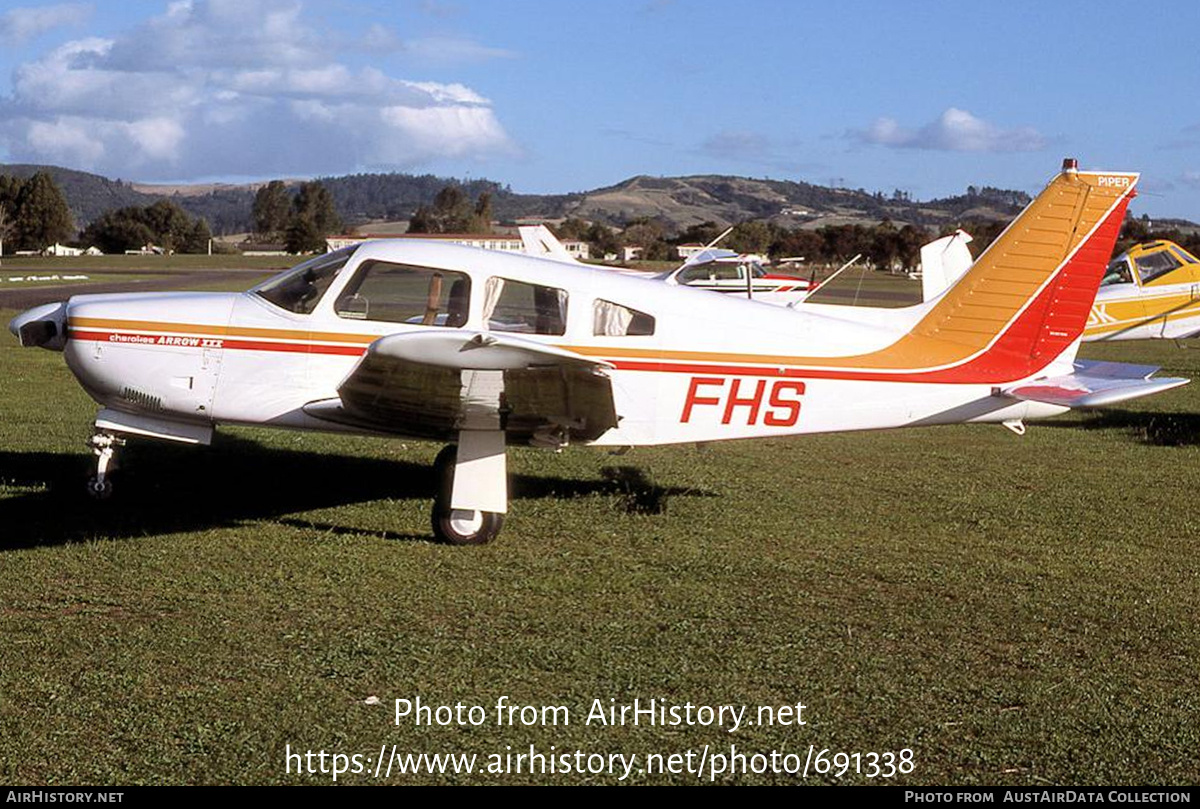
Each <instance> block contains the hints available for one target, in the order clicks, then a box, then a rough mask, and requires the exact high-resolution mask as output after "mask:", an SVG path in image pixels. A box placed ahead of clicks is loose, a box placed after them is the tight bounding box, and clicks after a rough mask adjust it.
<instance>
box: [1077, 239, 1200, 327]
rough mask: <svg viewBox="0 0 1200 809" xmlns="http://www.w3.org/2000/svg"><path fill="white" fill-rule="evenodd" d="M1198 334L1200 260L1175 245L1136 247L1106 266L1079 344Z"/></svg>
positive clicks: (1158, 242) (1159, 243) (1199, 319)
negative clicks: (1084, 341) (1081, 342)
mask: <svg viewBox="0 0 1200 809" xmlns="http://www.w3.org/2000/svg"><path fill="white" fill-rule="evenodd" d="M1197 335H1200V259H1198V258H1196V257H1195V256H1193V255H1192V254H1191V253H1189V252H1188V251H1186V250H1184V249H1183V248H1182V247H1180V246H1179V245H1177V244H1175V243H1174V242H1168V241H1157V242H1147V243H1145V244H1139V245H1135V246H1134V247H1131V248H1130V249H1129V250H1128V251H1127V252H1125V253H1122V254H1121V255H1119V256H1117V257H1116V258H1115V259H1113V260H1112V262H1110V263H1109V265H1108V270H1107V272H1106V273H1105V275H1104V279H1103V280H1102V281H1101V282H1100V289H1099V290H1098V291H1097V292H1096V300H1095V302H1094V303H1093V304H1092V311H1091V313H1090V314H1089V315H1088V320H1087V326H1086V327H1085V329H1084V332H1083V339H1084V340H1086V341H1092V340H1145V339H1148V338H1163V339H1168V340H1170V339H1175V340H1178V339H1182V338H1185V337H1195V336H1197Z"/></svg>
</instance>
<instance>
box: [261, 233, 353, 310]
mask: <svg viewBox="0 0 1200 809" xmlns="http://www.w3.org/2000/svg"><path fill="white" fill-rule="evenodd" d="M357 248H358V245H351V246H350V247H343V248H342V249H341V250H337V251H334V252H332V253H326V254H325V255H323V256H317V257H316V258H313V259H309V260H308V261H306V262H304V263H303V264H300V265H298V266H296V267H293V268H292V269H291V270H288V271H287V272H285V273H283V274H282V275H277V276H275V277H274V278H272V279H270V280H269V281H267V282H266V283H263V284H260V285H259V286H257V287H255V288H254V289H253V290H251V291H252V292H254V294H255V295H258V296H259V297H260V298H263V299H264V300H268V301H270V302H271V303H273V304H275V305H276V306H278V307H279V308H280V309H286V310H287V311H289V312H295V313H296V314H299V315H308V314H312V311H313V309H315V308H316V306H317V304H318V303H319V302H320V301H321V298H322V296H324V294H325V291H326V290H327V289H329V285H330V284H332V283H333V279H334V278H337V276H338V273H340V272H341V271H342V268H343V267H345V266H346V262H347V261H349V260H350V256H352V255H354V251H355V250H356V249H357Z"/></svg>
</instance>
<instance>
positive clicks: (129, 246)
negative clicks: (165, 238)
mask: <svg viewBox="0 0 1200 809" xmlns="http://www.w3.org/2000/svg"><path fill="white" fill-rule="evenodd" d="M144 210H145V209H143V208H137V207H129V208H120V209H118V210H115V211H105V212H104V213H103V214H101V215H100V217H99V218H98V219H94V220H92V222H91V223H90V224H89V225H88V226H87V227H86V228H84V229H83V234H82V236H81V237H80V240H81V241H82V242H83V243H84V244H87V245H94V246H96V247H98V248H100V250H102V251H103V252H105V253H124V252H125V251H126V250H140V249H141V248H142V247H144V246H145V245H147V244H153V243H155V234H154V231H152V230H151V229H150V227H149V225H147V224H146V223H145V221H144V218H143V211H144Z"/></svg>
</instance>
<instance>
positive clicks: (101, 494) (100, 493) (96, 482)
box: [87, 477, 113, 500]
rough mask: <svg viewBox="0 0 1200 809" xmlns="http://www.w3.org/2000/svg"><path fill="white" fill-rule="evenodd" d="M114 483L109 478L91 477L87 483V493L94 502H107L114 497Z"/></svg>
mask: <svg viewBox="0 0 1200 809" xmlns="http://www.w3.org/2000/svg"><path fill="white" fill-rule="evenodd" d="M112 490H113V485H112V481H111V480H108V479H107V478H105V479H103V480H101V479H100V478H98V477H90V478H88V482H87V493H88V496H90V497H91V498H92V499H93V500H107V499H108V498H110V497H112Z"/></svg>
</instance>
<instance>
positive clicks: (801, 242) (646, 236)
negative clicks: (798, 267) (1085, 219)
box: [556, 219, 1003, 270]
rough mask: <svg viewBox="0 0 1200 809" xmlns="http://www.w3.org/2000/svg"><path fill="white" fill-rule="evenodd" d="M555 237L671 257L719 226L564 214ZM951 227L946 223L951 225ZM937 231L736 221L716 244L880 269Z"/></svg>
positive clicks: (986, 232) (604, 250)
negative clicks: (677, 229) (673, 227)
mask: <svg viewBox="0 0 1200 809" xmlns="http://www.w3.org/2000/svg"><path fill="white" fill-rule="evenodd" d="M962 227H963V228H964V229H965V230H967V231H968V232H969V233H970V234H971V235H972V237H973V238H974V245H975V247H976V248H978V249H982V248H983V247H986V246H987V245H988V244H990V243H991V241H992V239H994V238H995V237H996V235H997V234H999V232H1000V231H1001V230H1002V229H1003V225H1002V224H1001V223H995V222H971V223H964V224H963V225H962ZM556 230H557V235H558V236H559V238H566V239H580V240H583V241H586V242H588V244H589V245H590V247H591V250H592V255H607V254H612V253H616V252H618V251H619V249H620V248H621V247H622V246H633V247H640V248H642V258H644V259H646V260H649V261H672V260H675V259H677V258H678V252H677V250H676V248H677V247H678V246H679V245H681V244H709V243H710V242H712V241H713V240H714V239H716V238H717V237H718V236H720V235H721V233H722V231H723V230H724V228H722V227H721V226H720V225H717V224H716V223H715V222H705V223H703V224H700V225H693V226H691V227H689V228H687V229H686V230H684V231H683V232H681V233H679V234H678V235H676V236H668V235H667V233H666V230H665V228H664V226H663V224H662V223H661V222H658V221H656V220H653V219H638V220H635V221H633V222H631V223H630V224H629V225H627V226H626V227H625V228H624V229H623V230H621V231H613V230H611V229H609V228H607V227H604V226H603V225H597V224H594V223H589V222H585V221H583V220H581V219H567V220H565V221H564V222H563V223H562V224H561V225H560V226H559V227H558V228H557V229H556ZM951 231H952V229H951ZM939 235H943V234H939V233H935V232H932V231H929V230H926V229H925V228H922V227H917V226H915V225H902V226H899V227H898V226H896V225H895V224H894V223H892V222H890V221H888V220H884V221H883V222H880V223H879V224H877V225H873V226H866V225H827V226H825V227H822V228H817V229H815V230H814V229H803V228H791V229H789V228H784V227H780V226H778V225H775V224H772V223H770V222H761V221H752V222H742V223H740V224H737V225H735V226H734V228H733V230H732V231H731V232H730V233H729V235H727V236H726V237H725V238H724V239H722V240H721V242H720V244H719V246H720V247H723V248H727V249H729V250H736V251H737V252H739V253H758V254H760V255H765V256H768V257H770V258H772V259H781V258H798V257H803V258H804V259H805V261H807V262H808V263H810V264H821V263H827V264H834V263H836V264H840V263H842V262H845V261H848V260H850V259H851V258H853V257H854V256H855V255H857V254H861V255H862V257H863V259H864V261H865V262H866V263H867V264H869V265H872V266H875V267H879V268H881V269H896V270H911V269H915V268H916V267H917V265H918V264H919V263H920V251H921V245H923V244H925V243H927V242H929V241H930V240H932V239H934V238H936V237H937V236H939Z"/></svg>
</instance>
